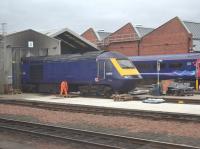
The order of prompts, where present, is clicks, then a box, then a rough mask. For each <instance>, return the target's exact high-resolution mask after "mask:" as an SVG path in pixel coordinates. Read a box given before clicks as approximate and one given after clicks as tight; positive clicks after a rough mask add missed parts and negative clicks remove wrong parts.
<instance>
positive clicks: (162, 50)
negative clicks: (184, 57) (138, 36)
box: [139, 17, 192, 55]
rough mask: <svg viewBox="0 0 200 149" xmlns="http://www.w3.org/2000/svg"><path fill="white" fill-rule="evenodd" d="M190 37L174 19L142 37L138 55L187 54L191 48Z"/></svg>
mask: <svg viewBox="0 0 200 149" xmlns="http://www.w3.org/2000/svg"><path fill="white" fill-rule="evenodd" d="M191 42H192V40H191V35H190V34H189V33H188V32H187V30H186V29H185V27H184V26H183V25H182V23H181V22H180V20H179V18H177V17H176V18H174V19H172V20H170V21H169V22H167V23H165V24H164V25H162V26H160V27H159V28H157V29H155V30H154V31H153V32H151V33H149V34H148V35H146V36H144V37H143V38H142V40H141V44H140V50H139V51H140V53H139V54H140V55H161V54H180V53H188V51H189V48H191V44H192V43H191Z"/></svg>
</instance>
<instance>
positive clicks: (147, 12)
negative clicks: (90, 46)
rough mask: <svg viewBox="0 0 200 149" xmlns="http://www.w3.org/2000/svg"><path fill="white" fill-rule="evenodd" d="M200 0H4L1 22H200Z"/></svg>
mask: <svg viewBox="0 0 200 149" xmlns="http://www.w3.org/2000/svg"><path fill="white" fill-rule="evenodd" d="M199 6H200V1H199V0H153V1H152V0H1V1H0V23H2V22H6V23H8V25H7V29H8V31H18V30H23V29H28V28H32V29H36V30H41V31H42V30H51V29H57V28H64V27H68V28H70V29H71V30H73V31H75V32H78V33H82V32H83V31H84V30H86V29H87V28H88V27H93V28H95V29H96V30H101V29H104V30H105V31H111V32H112V31H115V30H116V29H118V28H119V27H121V26H122V25H124V24H126V23H127V22H131V23H133V24H134V25H137V24H141V25H143V26H145V27H158V26H159V25H161V24H162V23H164V22H166V21H168V20H169V19H171V18H173V17H175V16H179V17H180V18H181V19H182V20H190V21H195V22H200V9H199Z"/></svg>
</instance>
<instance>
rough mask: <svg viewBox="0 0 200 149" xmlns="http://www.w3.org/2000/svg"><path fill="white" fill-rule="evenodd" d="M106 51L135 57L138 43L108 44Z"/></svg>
mask: <svg viewBox="0 0 200 149" xmlns="http://www.w3.org/2000/svg"><path fill="white" fill-rule="evenodd" d="M106 50H108V51H117V52H120V53H122V54H124V55H127V56H137V55H138V42H137V41H131V42H119V43H112V44H110V45H109V46H108V47H107V48H106Z"/></svg>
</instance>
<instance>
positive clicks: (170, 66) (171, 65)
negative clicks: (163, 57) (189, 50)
mask: <svg viewBox="0 0 200 149" xmlns="http://www.w3.org/2000/svg"><path fill="white" fill-rule="evenodd" d="M182 66H183V64H182V63H171V64H169V68H176V69H180V68H181V67H182Z"/></svg>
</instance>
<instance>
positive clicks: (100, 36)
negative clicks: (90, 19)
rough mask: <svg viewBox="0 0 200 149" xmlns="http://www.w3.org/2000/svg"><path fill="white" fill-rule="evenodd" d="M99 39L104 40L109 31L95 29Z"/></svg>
mask: <svg viewBox="0 0 200 149" xmlns="http://www.w3.org/2000/svg"><path fill="white" fill-rule="evenodd" d="M96 33H97V34H98V38H99V40H100V41H101V40H104V39H105V38H106V37H108V36H109V35H110V34H111V33H109V32H103V31H97V32H96Z"/></svg>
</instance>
